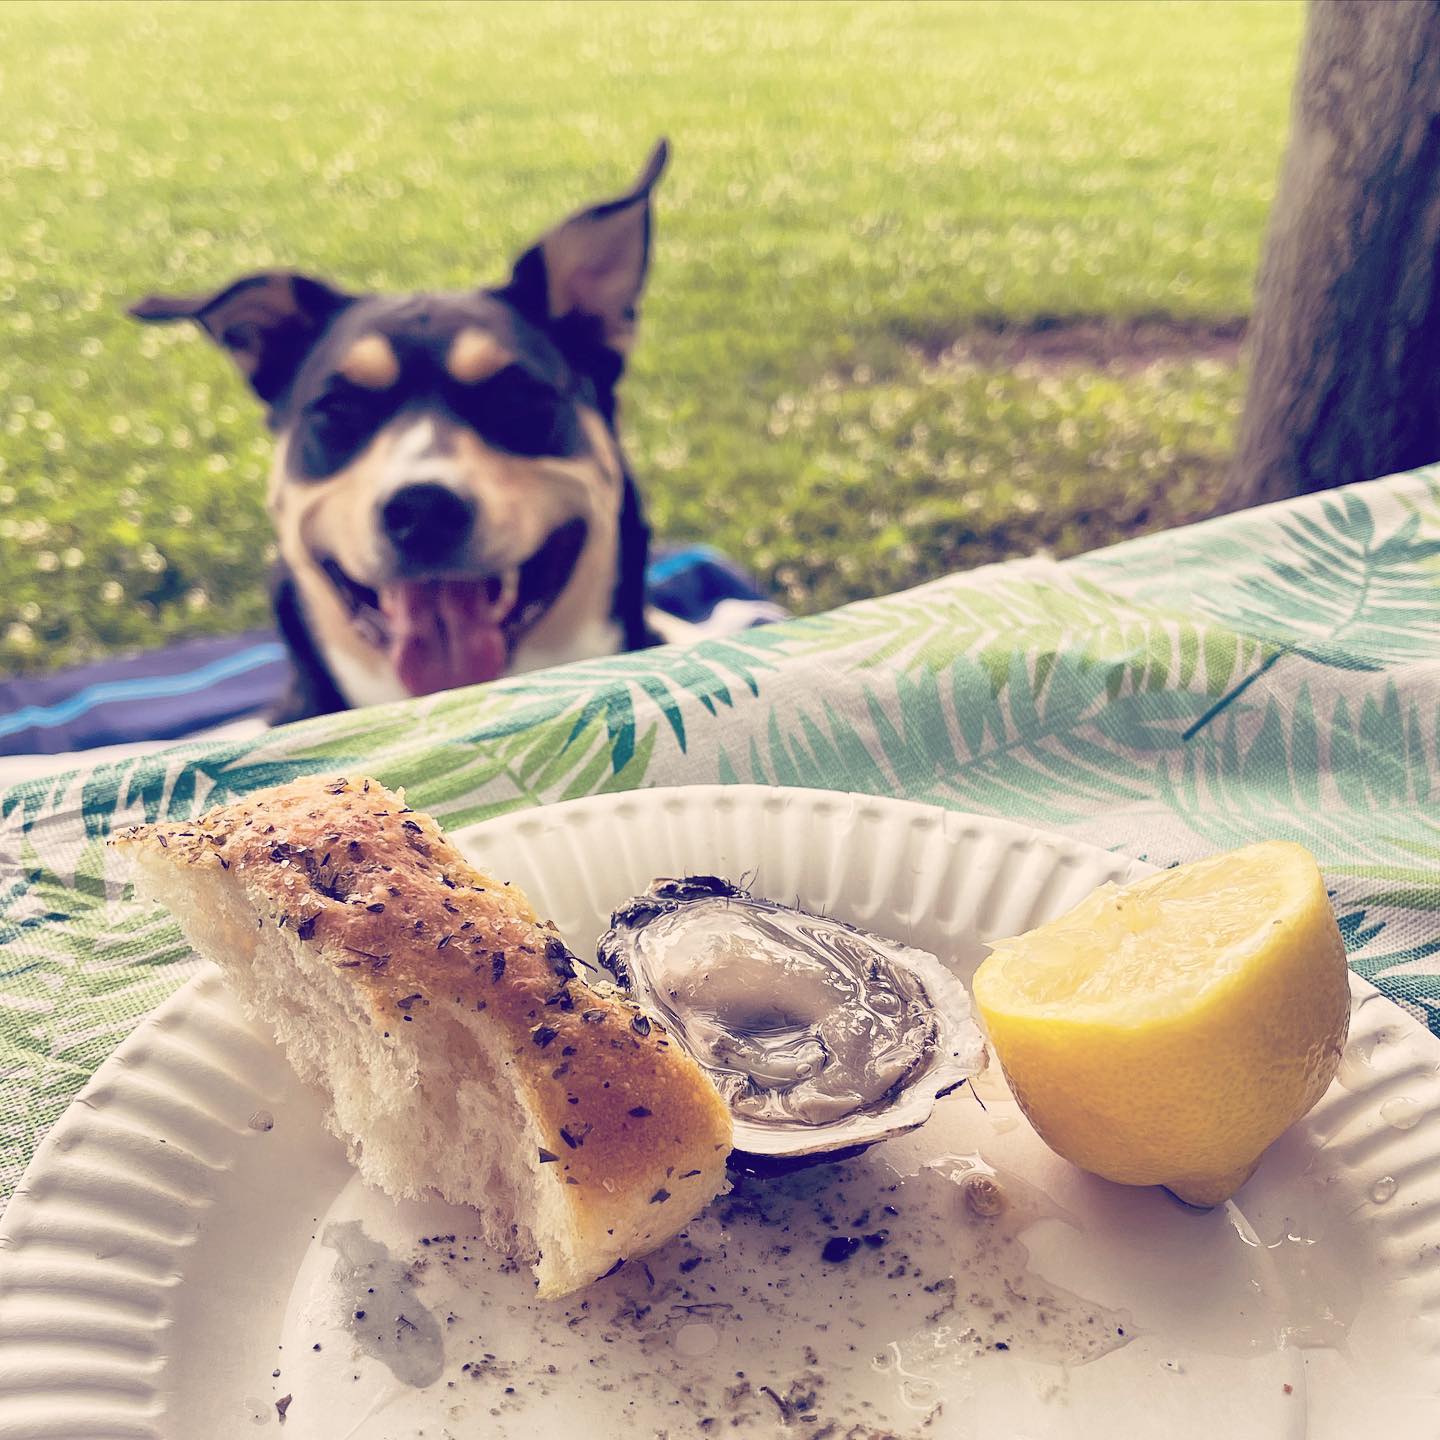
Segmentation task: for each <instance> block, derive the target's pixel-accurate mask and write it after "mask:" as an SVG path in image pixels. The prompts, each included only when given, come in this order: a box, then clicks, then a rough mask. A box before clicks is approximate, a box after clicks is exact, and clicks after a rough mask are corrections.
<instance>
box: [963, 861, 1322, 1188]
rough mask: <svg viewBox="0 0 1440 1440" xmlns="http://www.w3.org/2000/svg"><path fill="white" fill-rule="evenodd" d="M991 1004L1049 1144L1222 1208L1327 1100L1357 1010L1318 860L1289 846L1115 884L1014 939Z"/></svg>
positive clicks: (1004, 1052)
mask: <svg viewBox="0 0 1440 1440" xmlns="http://www.w3.org/2000/svg"><path fill="white" fill-rule="evenodd" d="M974 990H975V1000H976V1004H977V1007H978V1009H979V1011H980V1014H981V1016H982V1017H983V1019H984V1021H985V1024H986V1028H987V1030H988V1032H989V1035H990V1040H991V1044H992V1046H993V1047H994V1050H995V1053H996V1055H997V1057H998V1058H999V1060H1000V1063H1001V1066H1002V1067H1003V1069H1004V1071H1005V1075H1006V1078H1007V1080H1008V1081H1009V1083H1010V1086H1011V1089H1012V1090H1013V1091H1014V1093H1015V1096H1016V1099H1017V1100H1018V1101H1019V1102H1020V1105H1021V1107H1022V1108H1023V1109H1024V1111H1025V1113H1026V1115H1027V1116H1028V1117H1029V1119H1030V1121H1031V1123H1032V1124H1033V1125H1034V1126H1035V1128H1036V1130H1037V1131H1039V1133H1040V1135H1041V1137H1042V1138H1043V1139H1044V1140H1045V1141H1046V1142H1047V1144H1049V1145H1050V1146H1051V1148H1052V1149H1054V1150H1056V1151H1057V1152H1058V1153H1059V1154H1061V1155H1063V1156H1065V1157H1066V1158H1067V1159H1069V1160H1071V1161H1073V1162H1074V1163H1076V1164H1077V1165H1080V1166H1081V1167H1082V1168H1084V1169H1086V1170H1090V1171H1093V1172H1094V1173H1095V1174H1098V1175H1102V1176H1104V1177H1105V1178H1107V1179H1110V1180H1116V1181H1119V1182H1121V1183H1123V1184H1131V1185H1153V1184H1160V1185H1166V1186H1168V1187H1169V1188H1170V1189H1171V1190H1173V1191H1174V1192H1175V1193H1176V1194H1177V1195H1179V1196H1180V1197H1181V1198H1182V1199H1184V1200H1187V1201H1189V1202H1190V1203H1192V1204H1199V1205H1213V1204H1216V1203H1218V1202H1219V1201H1221V1200H1223V1199H1225V1198H1227V1197H1228V1196H1229V1195H1230V1194H1232V1193H1233V1192H1234V1191H1235V1190H1236V1189H1238V1188H1239V1186H1240V1185H1241V1184H1243V1183H1244V1181H1245V1180H1246V1179H1247V1178H1248V1177H1249V1175H1250V1173H1251V1171H1252V1170H1253V1169H1254V1167H1255V1164H1256V1163H1257V1161H1258V1159H1259V1157H1260V1155H1261V1153H1262V1152H1263V1151H1264V1149H1265V1148H1266V1146H1268V1145H1269V1144H1270V1143H1271V1142H1272V1141H1273V1140H1274V1139H1276V1138H1277V1137H1278V1136H1279V1135H1280V1134H1281V1133H1282V1132H1283V1131H1284V1130H1285V1129H1287V1128H1288V1127H1289V1126H1290V1125H1292V1124H1293V1123H1294V1122H1295V1121H1296V1120H1298V1119H1299V1118H1300V1117H1301V1116H1302V1115H1304V1114H1305V1112H1306V1111H1307V1110H1309V1109H1310V1107H1311V1106H1312V1105H1314V1103H1315V1102H1316V1101H1317V1100H1318V1099H1319V1098H1320V1096H1321V1095H1322V1094H1323V1093H1324V1091H1325V1088H1326V1086H1327V1085H1328V1084H1329V1082H1330V1080H1331V1078H1332V1077H1333V1076H1334V1073H1335V1069H1336V1067H1337V1066H1338V1064H1339V1060H1340V1053H1341V1051H1342V1049H1343V1047H1344V1043H1345V1034H1346V1029H1347V1026H1348V1019H1349V986H1348V976H1347V973H1346V965H1345V951H1344V945H1343V943H1342V941H1341V938H1340V933H1339V929H1338V927H1337V926H1336V924H1335V917H1334V914H1333V913H1332V911H1331V909H1330V904H1329V900H1328V898H1327V896H1326V893H1325V885H1324V881H1323V879H1322V878H1321V875H1320V871H1319V867H1318V866H1317V865H1316V863H1315V860H1314V857H1313V856H1311V855H1310V854H1309V852H1308V851H1306V850H1305V849H1304V848H1303V847H1301V846H1299V845H1293V844H1290V843H1288V842H1283V841H1270V842H1266V843H1264V844H1261V845H1251V846H1248V847H1246V848H1245V849H1243V850H1237V851H1233V852H1231V853H1229V854H1226V855H1218V856H1213V857H1211V858H1209V859H1206V860H1201V861H1197V862H1195V863H1194V864H1191V865H1182V866H1178V867H1177V868H1175V869H1173V870H1166V871H1162V872H1160V873H1159V874H1157V875H1152V876H1149V877H1147V878H1146V879H1144V880H1141V881H1139V882H1137V883H1136V884H1133V885H1130V886H1126V887H1123V888H1121V887H1117V886H1114V885H1106V886H1102V887H1101V888H1100V889H1099V890H1097V891H1095V892H1094V893H1093V894H1092V895H1090V896H1089V897H1087V898H1086V899H1085V900H1083V901H1081V903H1080V904H1079V905H1077V906H1076V907H1075V909H1073V910H1072V911H1070V912H1069V913H1068V914H1066V915H1064V916H1062V917H1060V918H1059V919H1058V920H1055V921H1052V922H1051V923H1050V924H1048V925H1043V926H1041V927H1039V928H1038V929H1036V930H1032V931H1031V932H1029V933H1028V934H1026V935H1022V936H1019V937H1017V938H1015V939H1013V940H1006V941H1001V942H999V943H998V944H997V945H995V946H994V949H993V953H992V954H991V955H990V957H989V958H988V959H986V960H985V962H984V963H983V964H982V965H981V967H980V969H979V970H978V971H977V972H976V975H975V982H974Z"/></svg>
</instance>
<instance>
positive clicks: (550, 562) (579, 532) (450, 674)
mask: <svg viewBox="0 0 1440 1440" xmlns="http://www.w3.org/2000/svg"><path fill="white" fill-rule="evenodd" d="M585 537H586V525H585V522H584V521H583V520H581V519H575V520H567V521H566V522H565V524H563V525H561V526H560V528H559V529H557V530H555V531H553V532H552V533H551V535H550V537H549V538H548V539H547V540H546V541H545V543H544V544H543V545H542V546H541V547H540V548H539V549H538V550H537V551H536V552H535V553H534V554H533V555H532V556H531V557H530V558H529V559H528V560H526V561H524V562H522V563H521V564H520V565H518V566H514V567H512V568H511V569H509V570H506V571H504V572H503V573H501V574H492V575H483V574H471V575H465V574H455V573H454V572H445V573H440V574H435V575H426V576H421V577H418V578H412V579H405V580H394V581H391V582H389V583H388V584H385V585H382V586H380V588H379V589H378V590H376V589H371V588H370V587H368V586H365V585H362V584H360V582H359V581H357V580H354V579H352V578H351V576H349V575H348V574H346V572H345V570H344V569H343V568H342V567H341V565H340V563H339V562H338V561H337V560H335V559H334V558H333V557H332V556H325V557H323V558H321V559H320V561H319V564H320V568H321V569H322V570H323V571H324V572H325V574H326V575H327V576H328V577H329V579H330V582H331V584H333V585H334V587H335V590H336V592H337V593H338V594H339V596H340V598H341V599H342V600H343V601H344V603H345V606H346V608H347V609H348V610H349V612H350V619H351V621H352V623H353V624H354V625H355V628H356V629H357V630H359V632H360V633H361V635H363V636H364V638H365V639H366V641H367V642H368V643H369V644H371V645H373V646H375V648H376V649H379V650H383V651H385V653H386V654H387V655H388V656H389V657H390V663H391V664H392V665H394V667H395V673H396V674H397V675H398V676H399V677H400V683H401V684H402V685H403V686H404V687H405V689H406V690H408V691H409V692H410V694H412V695H430V694H433V693H434V692H435V691H437V690H453V689H455V688H456V687H457V686H460V685H478V684H480V683H481V682H482V681H485V680H494V679H496V678H497V677H499V676H501V675H503V674H504V673H505V672H506V670H508V669H509V666H510V656H511V654H512V652H513V651H514V649H515V646H516V645H517V644H518V643H519V641H520V639H521V637H522V636H523V635H524V634H525V632H526V631H527V630H529V629H531V627H532V626H534V625H535V624H536V622H537V621H539V620H540V618H541V617H542V616H543V615H544V614H545V612H546V611H547V610H549V608H550V606H551V605H553V604H554V603H555V601H556V599H557V598H558V597H559V595H560V592H561V591H562V590H564V589H565V587H566V585H568V584H569V583H570V577H571V575H572V574H573V573H574V571H575V564H576V562H577V561H578V560H579V558H580V552H581V551H582V550H583V549H584V548H585Z"/></svg>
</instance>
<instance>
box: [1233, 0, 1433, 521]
mask: <svg viewBox="0 0 1440 1440" xmlns="http://www.w3.org/2000/svg"><path fill="white" fill-rule="evenodd" d="M1435 459H1440V0H1313V3H1312V5H1311V9H1310V14H1309V21H1308V25H1307V28H1306V33H1305V42H1304V46H1303V48H1302V50H1301V54H1300V72H1299V75H1298V77H1297V79H1296V82H1295V98H1294V102H1293V113H1292V120H1291V134H1290V148H1289V151H1288V153H1287V154H1286V156H1285V164H1284V167H1283V169H1282V171H1281V175H1280V184H1279V190H1278V193H1277V195H1276V198H1275V205H1274V209H1273V211H1272V213H1271V218H1270V230H1269V234H1268V236H1267V237H1266V242H1265V255H1264V260H1263V263H1262V265H1261V268H1260V278H1259V281H1258V283H1257V286H1256V295H1255V314H1254V320H1253V321H1252V324H1251V328H1250V384H1249V391H1248V394H1247V395H1246V399H1245V412H1244V415H1243V417H1242V419H1241V423H1240V438H1239V443H1238V445H1237V449H1236V456H1235V461H1234V465H1233V467H1232V470H1231V473H1230V476H1229V478H1228V480H1227V483H1226V486H1225V489H1224V491H1223V493H1222V496H1221V508H1222V509H1227V510H1234V509H1240V508H1242V507H1243V506H1247V505H1258V504H1262V503H1264V502H1265V501H1268V500H1280V499H1284V498H1285V497H1286V496H1290V495H1299V494H1304V493H1306V492H1309V491H1312V490H1324V489H1328V488H1329V487H1331V486H1333V485H1345V484H1348V483H1350V482H1351V481H1353V480H1369V479H1373V478H1374V477H1376V476H1379V475H1387V474H1391V473H1393V472H1395V471H1397V470H1408V469H1411V468H1413V467H1414V466H1416V465H1423V464H1426V463H1428V462H1429V461H1432V460H1435Z"/></svg>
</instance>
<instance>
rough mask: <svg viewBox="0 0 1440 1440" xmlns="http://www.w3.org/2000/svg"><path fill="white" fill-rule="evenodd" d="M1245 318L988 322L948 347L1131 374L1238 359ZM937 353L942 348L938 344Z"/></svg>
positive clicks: (1015, 360) (987, 358) (984, 357)
mask: <svg viewBox="0 0 1440 1440" xmlns="http://www.w3.org/2000/svg"><path fill="white" fill-rule="evenodd" d="M1245 324H1246V322H1245V321H1244V320H1243V319H1240V318H1236V319H1229V320H1218V321H1199V320H1196V321H1191V320H1175V319H1169V318H1166V317H1164V316H1155V317H1145V318H1139V319H1133V320H1107V319H1102V318H1088V317H1078V318H1077V317H1073V316H1072V317H1054V318H1045V317H1042V318H1040V319H1038V320H1033V321H1030V322H1029V323H1026V324H1020V325H1015V324H1006V323H1004V322H996V323H993V324H982V325H980V326H978V327H977V328H975V329H973V330H969V331H967V332H966V333H965V334H963V335H961V336H958V337H957V338H956V339H954V340H953V341H952V342H951V343H950V344H948V345H946V346H944V347H943V353H944V354H946V355H948V356H949V357H950V358H951V359H959V360H967V361H969V362H970V363H971V364H975V365H983V366H986V367H993V368H996V369H1005V370H1013V369H1017V368H1028V369H1030V370H1033V371H1042V372H1052V371H1057V370H1077V369H1086V370H1112V371H1116V372H1120V373H1124V374H1131V373H1134V372H1135V371H1138V370H1145V369H1147V368H1148V367H1149V366H1151V365H1155V364H1163V363H1166V362H1172V361H1193V360H1214V361H1217V362H1219V363H1220V364H1222V365H1234V364H1236V363H1238V361H1239V359H1240V347H1241V345H1242V343H1243V342H1244V339H1245ZM936 353H942V350H941V349H940V348H937V351H936Z"/></svg>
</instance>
